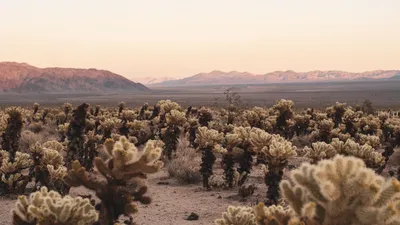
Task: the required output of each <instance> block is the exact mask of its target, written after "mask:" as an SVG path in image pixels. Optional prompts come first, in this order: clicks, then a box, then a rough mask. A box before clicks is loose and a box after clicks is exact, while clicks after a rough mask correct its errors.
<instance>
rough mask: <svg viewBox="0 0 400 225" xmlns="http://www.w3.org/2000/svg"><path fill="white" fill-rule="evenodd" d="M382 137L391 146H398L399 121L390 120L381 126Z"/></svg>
mask: <svg viewBox="0 0 400 225" xmlns="http://www.w3.org/2000/svg"><path fill="white" fill-rule="evenodd" d="M382 129H383V136H384V138H385V141H388V142H390V143H391V144H392V145H393V146H395V145H399V146H400V119H399V118H390V119H388V120H386V121H385V123H384V124H383V125H382Z"/></svg>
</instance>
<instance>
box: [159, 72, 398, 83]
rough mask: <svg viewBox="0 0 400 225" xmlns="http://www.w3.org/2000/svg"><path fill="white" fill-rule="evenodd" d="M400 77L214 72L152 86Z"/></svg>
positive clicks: (315, 73)
mask: <svg viewBox="0 0 400 225" xmlns="http://www.w3.org/2000/svg"><path fill="white" fill-rule="evenodd" d="M394 76H400V70H376V71H368V72H363V73H351V72H345V71H335V70H331V71H318V70H316V71H310V72H295V71H291V70H287V71H275V72H271V73H267V74H252V73H248V72H237V71H231V72H223V71H218V70H215V71H212V72H210V73H199V74H196V75H194V76H190V77H187V78H183V79H177V80H168V81H163V82H159V83H152V84H151V85H152V86H188V85H189V86H190V85H210V84H212V85H233V84H263V83H282V82H322V81H345V80H377V79H390V78H392V77H394Z"/></svg>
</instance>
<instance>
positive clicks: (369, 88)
mask: <svg viewBox="0 0 400 225" xmlns="http://www.w3.org/2000/svg"><path fill="white" fill-rule="evenodd" d="M399 87H400V81H399V80H393V81H353V82H319V83H281V84H266V85H234V86H209V87H199V86H190V87H151V86H150V89H151V90H152V91H151V92H149V93H144V94H143V93H137V94H96V95H94V94H78V93H68V94H60V93H58V94H57V93H51V94H50V93H49V94H26V93H21V94H16V93H1V94H0V104H1V105H16V104H17V105H27V106H30V105H31V104H32V102H38V103H40V104H41V105H43V106H46V105H59V104H62V103H64V102H70V103H72V104H80V103H82V102H86V103H90V104H101V105H109V106H114V105H115V102H120V101H124V102H126V103H127V104H128V105H129V106H132V107H138V106H141V105H142V104H143V102H148V103H149V104H150V105H153V104H155V103H157V101H158V100H160V99H170V100H172V101H175V102H177V103H179V104H180V105H182V106H186V107H187V106H190V105H191V106H224V105H225V103H226V102H225V95H224V91H225V90H226V89H228V88H233V91H236V92H238V93H239V94H240V96H241V98H242V100H243V103H244V104H245V105H247V106H267V107H270V106H272V105H273V104H274V103H275V101H277V100H279V99H291V100H293V101H294V102H295V105H296V108H299V107H300V108H302V107H316V108H319V107H321V108H324V107H327V106H329V105H332V104H334V103H335V102H337V101H338V102H346V103H347V104H350V105H356V104H360V105H361V104H362V103H363V101H364V100H366V99H369V100H370V101H371V102H372V104H373V105H374V106H375V107H378V108H400V88H399Z"/></svg>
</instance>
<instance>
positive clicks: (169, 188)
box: [0, 149, 400, 225]
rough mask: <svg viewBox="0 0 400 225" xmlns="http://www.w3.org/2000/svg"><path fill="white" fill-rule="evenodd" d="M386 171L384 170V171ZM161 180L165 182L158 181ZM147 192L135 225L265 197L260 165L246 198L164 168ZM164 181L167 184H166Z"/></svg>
mask: <svg viewBox="0 0 400 225" xmlns="http://www.w3.org/2000/svg"><path fill="white" fill-rule="evenodd" d="M304 161H305V159H304V158H295V159H294V160H292V161H291V162H290V165H291V166H295V167H298V166H299V165H300V164H301V163H302V162H304ZM399 164H400V149H397V150H396V153H395V154H394V155H393V156H392V157H391V160H390V164H389V166H388V168H392V169H394V168H397V166H398V165H399ZM218 167H219V166H216V168H215V173H216V174H217V175H218V176H219V175H221V174H222V172H223V171H222V170H221V169H220V168H218ZM289 172H290V171H288V170H286V171H285V175H284V179H287V178H288V175H289V174H290V173H289ZM386 173H387V170H385V172H384V174H386ZM160 182H162V183H164V184H159V183H160ZM148 183H149V192H148V195H149V196H151V197H152V199H153V202H152V204H150V205H148V206H143V205H139V212H138V213H137V214H136V215H135V217H134V218H135V220H134V221H135V222H136V223H137V224H138V225H153V224H154V225H155V224H157V225H177V224H179V225H212V224H214V220H215V219H217V218H221V215H222V213H223V212H225V211H226V209H227V207H228V206H229V205H237V206H238V205H243V206H253V205H255V204H256V203H257V201H258V200H260V201H263V200H264V199H265V197H264V196H265V192H266V187H265V184H264V181H263V174H262V171H261V168H260V167H259V166H258V167H255V168H254V169H253V171H252V173H251V175H250V177H249V179H248V181H247V184H254V185H255V186H256V187H257V190H256V191H255V193H254V195H253V196H251V197H249V198H247V199H246V200H243V199H241V198H240V197H239V196H238V195H237V188H234V189H232V190H222V189H219V190H216V189H214V190H212V191H205V190H203V188H202V187H201V184H196V185H182V184H179V183H178V182H177V181H176V180H175V179H173V178H169V176H168V173H167V172H166V170H163V171H160V172H158V173H156V174H153V175H150V176H149V179H148ZM165 183H167V184H165ZM70 194H71V195H72V196H75V195H78V194H88V192H87V191H86V189H84V188H73V189H71V193H70ZM14 204H15V200H10V199H6V198H0V215H1V220H0V225H10V224H12V218H11V217H12V214H11V209H12V208H13V207H14ZM192 212H194V213H196V214H198V215H199V220H196V221H188V220H186V218H187V217H188V216H189V215H190V214H191V213H192Z"/></svg>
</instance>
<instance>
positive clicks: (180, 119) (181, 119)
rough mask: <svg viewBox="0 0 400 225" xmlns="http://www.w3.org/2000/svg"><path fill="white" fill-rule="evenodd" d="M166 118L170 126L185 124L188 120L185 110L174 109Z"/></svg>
mask: <svg viewBox="0 0 400 225" xmlns="http://www.w3.org/2000/svg"><path fill="white" fill-rule="evenodd" d="M165 119H166V122H167V125H168V126H169V127H173V126H183V124H185V122H186V115H185V113H184V112H181V111H178V110H176V109H173V110H171V111H170V112H169V113H168V114H166V116H165Z"/></svg>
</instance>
